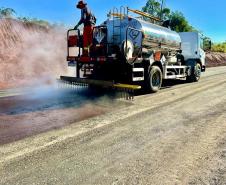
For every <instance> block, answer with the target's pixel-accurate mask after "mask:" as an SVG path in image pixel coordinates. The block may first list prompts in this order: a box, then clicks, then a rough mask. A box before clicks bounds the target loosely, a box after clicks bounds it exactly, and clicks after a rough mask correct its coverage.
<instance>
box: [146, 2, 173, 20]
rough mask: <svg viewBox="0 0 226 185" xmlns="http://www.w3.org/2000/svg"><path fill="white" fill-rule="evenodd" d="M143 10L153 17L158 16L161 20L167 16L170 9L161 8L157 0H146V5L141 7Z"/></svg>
mask: <svg viewBox="0 0 226 185" xmlns="http://www.w3.org/2000/svg"><path fill="white" fill-rule="evenodd" d="M142 11H143V12H147V13H149V14H151V15H154V16H155V17H159V18H161V19H163V20H166V19H168V18H169V15H170V9H169V8H162V5H161V3H160V2H159V1H157V0H148V1H147V3H146V5H145V6H144V7H143V8H142Z"/></svg>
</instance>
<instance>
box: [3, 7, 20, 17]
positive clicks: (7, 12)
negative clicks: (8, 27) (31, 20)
mask: <svg viewBox="0 0 226 185" xmlns="http://www.w3.org/2000/svg"><path fill="white" fill-rule="evenodd" d="M15 14H16V12H15V10H14V9H12V8H0V18H12V17H13V16H14V15H15Z"/></svg>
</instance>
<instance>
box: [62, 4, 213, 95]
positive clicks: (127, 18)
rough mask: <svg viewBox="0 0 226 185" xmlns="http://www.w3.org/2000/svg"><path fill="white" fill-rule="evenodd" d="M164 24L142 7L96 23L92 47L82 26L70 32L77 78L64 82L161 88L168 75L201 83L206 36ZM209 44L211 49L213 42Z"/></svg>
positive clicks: (112, 14)
mask: <svg viewBox="0 0 226 185" xmlns="http://www.w3.org/2000/svg"><path fill="white" fill-rule="evenodd" d="M121 9H122V8H121ZM125 9H126V10H125ZM122 12H123V13H122ZM129 12H132V13H133V14H134V13H135V14H136V15H138V16H139V17H133V16H131V15H129ZM143 17H145V18H146V19H145V20H144V18H143ZM160 23H161V20H159V19H158V18H156V17H153V16H152V15H149V14H147V13H144V12H140V11H138V10H132V9H129V8H124V9H123V10H121V11H118V10H117V9H114V10H113V11H111V12H110V14H109V17H108V19H107V20H106V21H104V22H103V23H102V24H100V25H98V26H95V27H93V34H92V44H91V45H90V46H89V47H88V48H84V47H83V39H84V38H83V34H82V33H81V31H80V30H78V29H76V30H75V29H71V30H68V34H67V38H68V53H67V54H68V55H67V61H68V65H69V66H75V74H76V77H69V76H61V81H64V82H66V83H69V84H72V85H79V84H87V85H89V86H101V87H107V88H108V87H111V88H116V89H117V88H119V89H120V88H121V89H124V90H128V91H130V92H132V91H134V90H138V89H143V90H145V91H147V92H157V91H158V90H159V89H160V88H161V86H162V81H163V80H166V79H186V80H187V82H197V81H199V79H200V77H201V73H202V72H205V69H206V66H205V51H204V50H205V48H203V46H204V45H203V38H202V36H201V35H200V34H199V33H198V32H184V33H177V32H175V31H172V30H171V29H170V28H167V27H164V26H162V24H160ZM205 47H206V48H208V49H209V48H210V42H209V45H208V46H207V45H206V44H205ZM84 50H86V55H84V54H83V52H84ZM87 51H88V55H87Z"/></svg>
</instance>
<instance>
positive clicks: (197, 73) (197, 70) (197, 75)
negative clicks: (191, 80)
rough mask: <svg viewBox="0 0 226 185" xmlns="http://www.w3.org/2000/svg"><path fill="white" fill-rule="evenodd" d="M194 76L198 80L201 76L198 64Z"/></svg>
mask: <svg viewBox="0 0 226 185" xmlns="http://www.w3.org/2000/svg"><path fill="white" fill-rule="evenodd" d="M195 76H196V78H200V76H201V66H200V65H199V64H198V65H196V70H195Z"/></svg>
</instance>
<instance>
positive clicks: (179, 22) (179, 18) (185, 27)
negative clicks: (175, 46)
mask: <svg viewBox="0 0 226 185" xmlns="http://www.w3.org/2000/svg"><path fill="white" fill-rule="evenodd" d="M170 20H171V21H170V27H171V29H172V30H174V31H176V32H189V31H194V30H195V29H194V28H193V27H192V26H191V25H190V24H189V23H188V21H187V20H186V18H185V17H184V15H183V14H182V13H181V12H178V11H176V12H172V13H171V15H170Z"/></svg>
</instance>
